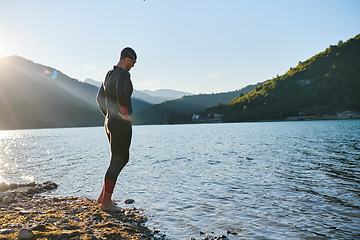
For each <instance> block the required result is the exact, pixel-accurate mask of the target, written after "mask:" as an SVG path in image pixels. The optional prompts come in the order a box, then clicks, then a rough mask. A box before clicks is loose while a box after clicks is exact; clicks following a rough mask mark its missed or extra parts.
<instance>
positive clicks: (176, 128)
mask: <svg viewBox="0 0 360 240" xmlns="http://www.w3.org/2000/svg"><path fill="white" fill-rule="evenodd" d="M109 151H110V150H109V146H108V143H107V139H106V136H105V133H104V129H103V128H102V127H94V128H67V129H41V130H16V131H0V182H2V181H5V182H17V183H23V182H30V181H36V182H43V181H48V180H50V181H54V182H56V183H58V184H59V188H58V189H57V190H56V191H53V192H52V193H51V194H53V195H65V196H69V195H76V196H87V197H91V198H97V197H98V194H99V192H100V190H101V188H102V183H103V176H104V173H105V170H106V168H107V166H108V163H109V154H110V152H109ZM130 155H131V156H130V162H129V163H128V165H127V166H126V167H125V168H124V170H123V171H122V172H121V174H120V176H119V179H118V182H117V185H116V187H115V191H114V198H115V199H121V202H119V205H120V206H123V207H125V206H126V205H124V204H123V203H122V202H123V200H124V199H127V198H132V199H135V203H134V206H135V207H140V208H142V209H144V210H145V211H146V212H147V215H148V216H149V222H148V225H149V226H150V227H151V228H153V227H154V228H157V229H159V230H161V233H164V234H166V235H167V236H168V237H169V238H171V239H190V238H191V237H194V238H196V239H201V238H202V237H203V236H200V235H199V232H200V231H202V232H207V233H209V234H210V235H213V236H220V235H226V232H227V231H231V232H235V233H237V234H236V235H234V234H229V235H227V236H228V238H229V239H285V238H287V239H326V238H335V239H360V120H347V121H312V122H270V123H233V124H202V125H160V126H134V127H133V141H132V146H131V149H130Z"/></svg>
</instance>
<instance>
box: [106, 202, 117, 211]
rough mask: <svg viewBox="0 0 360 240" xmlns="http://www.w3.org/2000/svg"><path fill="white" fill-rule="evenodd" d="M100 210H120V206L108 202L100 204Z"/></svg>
mask: <svg viewBox="0 0 360 240" xmlns="http://www.w3.org/2000/svg"><path fill="white" fill-rule="evenodd" d="M101 210H103V211H106V210H112V211H114V210H121V208H120V207H118V206H116V205H115V204H114V203H113V202H110V203H109V204H104V203H102V204H101Z"/></svg>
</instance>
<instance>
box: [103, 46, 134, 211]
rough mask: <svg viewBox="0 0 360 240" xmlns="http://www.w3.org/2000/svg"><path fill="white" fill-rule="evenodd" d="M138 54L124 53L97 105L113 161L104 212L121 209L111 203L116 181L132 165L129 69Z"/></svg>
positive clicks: (105, 187)
mask: <svg viewBox="0 0 360 240" xmlns="http://www.w3.org/2000/svg"><path fill="white" fill-rule="evenodd" d="M136 58H137V56H136V53H135V51H134V50H133V49H132V48H124V49H123V50H122V51H121V55H120V61H119V62H118V64H117V65H116V66H114V68H113V69H112V70H110V71H109V72H108V73H107V75H106V78H105V80H104V82H103V83H102V84H101V86H100V88H99V91H98V94H97V97H96V101H97V103H98V105H99V108H100V110H101V112H102V113H103V115H104V116H105V124H104V125H105V132H106V135H107V137H108V140H109V143H110V148H111V160H110V164H109V166H108V168H107V171H106V174H105V179H104V186H103V189H102V191H101V194H100V196H99V198H98V202H99V203H101V209H102V210H117V209H119V208H118V207H117V206H116V204H115V203H113V202H112V201H111V195H112V193H113V191H114V187H115V184H116V180H117V177H118V175H119V174H120V172H121V170H122V169H123V168H124V166H125V165H126V164H127V162H128V161H129V148H130V143H131V135H132V127H131V124H132V118H131V114H132V106H131V94H132V92H133V86H132V82H131V80H130V73H129V71H130V69H131V68H132V67H134V64H135V63H136Z"/></svg>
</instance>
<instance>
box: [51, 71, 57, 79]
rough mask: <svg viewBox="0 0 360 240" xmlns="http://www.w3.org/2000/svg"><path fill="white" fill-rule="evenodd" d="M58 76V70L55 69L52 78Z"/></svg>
mask: <svg viewBox="0 0 360 240" xmlns="http://www.w3.org/2000/svg"><path fill="white" fill-rule="evenodd" d="M56 76H57V71H56V70H54V71H53V73H52V76H51V78H52V79H55V78H56Z"/></svg>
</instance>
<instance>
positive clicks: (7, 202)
mask: <svg viewBox="0 0 360 240" xmlns="http://www.w3.org/2000/svg"><path fill="white" fill-rule="evenodd" d="M2 202H3V203H5V204H10V203H11V198H9V197H8V196H6V197H4V198H3V200H2Z"/></svg>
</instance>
